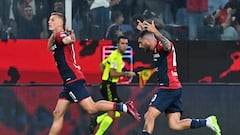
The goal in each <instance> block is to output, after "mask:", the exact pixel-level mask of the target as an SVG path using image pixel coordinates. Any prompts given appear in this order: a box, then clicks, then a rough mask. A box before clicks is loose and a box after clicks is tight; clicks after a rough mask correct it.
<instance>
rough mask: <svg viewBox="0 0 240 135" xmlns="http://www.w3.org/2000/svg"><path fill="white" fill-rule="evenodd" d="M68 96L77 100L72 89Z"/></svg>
mask: <svg viewBox="0 0 240 135" xmlns="http://www.w3.org/2000/svg"><path fill="white" fill-rule="evenodd" d="M69 95H70V97H71V98H72V99H73V101H74V102H78V100H77V98H76V96H75V95H74V94H73V92H72V91H70V92H69Z"/></svg>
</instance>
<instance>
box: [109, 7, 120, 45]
mask: <svg viewBox="0 0 240 135" xmlns="http://www.w3.org/2000/svg"><path fill="white" fill-rule="evenodd" d="M111 21H112V24H111V25H110V26H109V27H108V30H107V32H106V36H105V38H106V39H111V40H114V41H116V40H117V39H118V37H120V36H123V32H122V30H121V25H122V24H123V21H124V17H123V14H122V13H121V12H120V11H114V12H112V15H111Z"/></svg>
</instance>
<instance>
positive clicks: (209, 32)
mask: <svg viewBox="0 0 240 135" xmlns="http://www.w3.org/2000/svg"><path fill="white" fill-rule="evenodd" d="M219 14H220V10H217V12H216V14H215V15H214V16H213V15H211V14H208V15H205V16H204V18H203V22H204V26H202V27H200V28H199V33H198V38H199V39H200V40H222V38H221V36H222V35H225V36H228V37H229V36H231V35H232V32H229V31H230V30H234V29H233V27H231V26H230V24H231V17H232V8H228V9H227V14H228V15H227V19H226V21H225V22H224V23H222V24H219V25H216V18H217V17H218V16H219Z"/></svg>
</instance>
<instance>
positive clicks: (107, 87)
mask: <svg viewBox="0 0 240 135" xmlns="http://www.w3.org/2000/svg"><path fill="white" fill-rule="evenodd" d="M117 47H118V48H117V49H116V50H114V51H113V52H112V53H111V54H110V55H109V56H108V57H107V58H106V59H105V60H103V61H102V63H101V64H100V70H101V72H102V83H101V85H100V92H101V94H102V96H103V97H104V99H105V100H108V101H111V102H116V103H121V102H122V101H121V100H120V98H119V97H118V93H117V87H116V83H117V82H118V80H119V78H120V77H122V76H127V77H133V76H136V74H135V72H127V71H125V72H123V71H122V68H123V60H122V55H123V54H124V52H125V51H126V50H127V47H128V39H127V37H124V36H120V37H118V41H117ZM118 117H120V113H119V112H115V111H109V112H107V113H104V114H102V115H100V116H98V117H97V118H95V117H92V119H91V121H90V125H89V130H90V133H93V132H94V129H95V127H96V125H97V124H99V128H98V130H97V131H96V133H95V135H103V134H104V133H105V131H106V130H107V129H108V127H109V126H110V125H111V124H112V122H113V119H114V118H118Z"/></svg>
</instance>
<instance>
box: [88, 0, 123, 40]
mask: <svg viewBox="0 0 240 135" xmlns="http://www.w3.org/2000/svg"><path fill="white" fill-rule="evenodd" d="M119 2H120V0H94V1H93V3H92V5H91V6H90V12H91V14H92V16H93V18H94V22H93V25H94V28H95V29H93V32H96V31H98V35H99V37H97V39H103V38H104V35H105V33H106V30H107V28H108V26H109V25H110V8H111V7H112V6H114V5H116V4H118V3H119Z"/></svg>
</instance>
